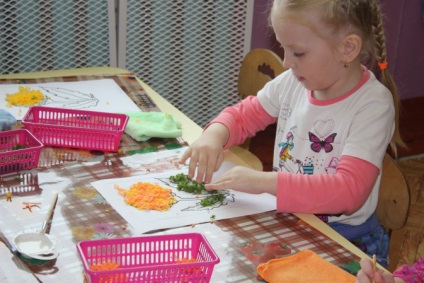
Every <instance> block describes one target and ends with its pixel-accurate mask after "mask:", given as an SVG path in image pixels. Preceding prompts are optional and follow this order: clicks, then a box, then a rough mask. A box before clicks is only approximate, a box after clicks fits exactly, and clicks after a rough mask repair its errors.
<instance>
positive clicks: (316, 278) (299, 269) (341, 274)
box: [257, 250, 355, 283]
mask: <svg viewBox="0 0 424 283" xmlns="http://www.w3.org/2000/svg"><path fill="white" fill-rule="evenodd" d="M257 270H258V273H259V275H260V276H261V277H262V278H263V279H264V280H266V281H267V282H269V283H283V282H286V283H309V282H311V283H354V282H355V276H353V275H351V274H349V273H348V272H346V271H344V270H343V269H341V268H340V267H338V266H336V265H334V264H332V263H330V262H328V261H326V260H325V259H323V258H321V257H320V256H319V255H318V254H316V253H314V252H313V251H310V250H303V251H300V252H298V253H296V254H294V255H291V256H288V257H284V258H276V259H272V260H270V261H268V262H266V263H262V264H260V265H259V266H258V268H257Z"/></svg>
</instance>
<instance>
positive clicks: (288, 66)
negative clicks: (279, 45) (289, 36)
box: [283, 54, 293, 69]
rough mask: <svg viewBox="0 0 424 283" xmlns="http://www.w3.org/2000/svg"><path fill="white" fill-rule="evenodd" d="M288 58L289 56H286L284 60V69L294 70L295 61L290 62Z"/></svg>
mask: <svg viewBox="0 0 424 283" xmlns="http://www.w3.org/2000/svg"><path fill="white" fill-rule="evenodd" d="M288 57H289V56H287V55H286V54H284V59H283V67H284V69H291V68H293V61H292V60H290V59H289V58H288Z"/></svg>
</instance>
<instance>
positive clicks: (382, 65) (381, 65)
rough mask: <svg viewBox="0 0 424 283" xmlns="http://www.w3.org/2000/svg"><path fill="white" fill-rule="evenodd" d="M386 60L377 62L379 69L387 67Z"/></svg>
mask: <svg viewBox="0 0 424 283" xmlns="http://www.w3.org/2000/svg"><path fill="white" fill-rule="evenodd" d="M387 64H388V63H387V61H384V62H378V66H379V67H380V70H382V71H383V70H385V69H387Z"/></svg>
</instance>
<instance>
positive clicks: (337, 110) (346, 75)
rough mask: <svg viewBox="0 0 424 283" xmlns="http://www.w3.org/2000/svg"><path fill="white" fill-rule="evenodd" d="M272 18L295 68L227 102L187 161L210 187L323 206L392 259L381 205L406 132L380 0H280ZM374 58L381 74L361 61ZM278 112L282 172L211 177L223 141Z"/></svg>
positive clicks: (280, 204) (370, 249)
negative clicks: (400, 123)
mask: <svg viewBox="0 0 424 283" xmlns="http://www.w3.org/2000/svg"><path fill="white" fill-rule="evenodd" d="M270 21H271V24H272V27H273V29H274V32H275V35H276V38H277V40H278V41H279V43H280V44H281V46H282V47H283V49H284V65H285V67H286V68H287V69H288V70H286V71H285V72H284V73H282V74H281V75H280V76H278V77H277V78H275V79H274V80H272V81H271V82H269V83H268V84H266V85H265V87H264V88H263V89H262V90H261V91H259V92H258V94H257V96H251V97H248V98H246V99H245V100H243V101H242V102H241V103H239V104H237V105H235V106H233V107H229V108H226V109H224V111H223V112H222V113H221V114H220V115H219V116H218V117H217V118H215V119H214V120H213V121H212V122H211V123H210V124H209V125H208V126H207V128H206V129H205V130H204V132H203V134H202V136H201V137H200V138H199V139H198V140H197V141H195V142H194V143H193V144H192V145H191V146H190V147H189V149H188V150H187V151H186V152H185V154H184V155H183V157H182V159H181V162H182V163H184V162H185V161H186V160H188V159H190V161H189V173H188V175H189V177H191V178H193V177H194V176H195V173H196V181H198V182H200V181H204V182H205V183H207V185H206V188H207V189H208V190H222V189H228V188H231V189H234V190H239V191H243V192H248V193H252V194H260V193H270V194H273V195H276V197H277V211H278V212H290V213H292V212H303V213H314V214H318V215H319V216H320V217H321V219H322V220H323V221H326V222H328V223H329V225H331V227H333V228H334V229H335V230H336V231H338V232H339V233H340V234H342V235H343V236H345V237H346V238H347V239H349V240H351V241H352V242H354V243H356V244H357V245H358V246H360V247H361V248H362V249H363V250H364V251H365V252H367V253H368V254H370V255H372V254H376V255H377V256H378V261H379V263H380V264H382V265H383V266H386V265H387V264H388V262H387V250H388V236H387V233H386V232H385V230H384V229H383V228H382V227H381V225H380V224H379V223H378V220H377V218H376V215H375V213H374V212H375V208H376V205H377V199H378V188H379V185H380V170H381V166H382V161H383V157H384V154H385V153H386V149H387V146H388V145H389V144H391V146H392V149H395V146H396V144H397V143H399V144H401V143H402V142H401V139H400V136H399V131H398V129H397V125H396V124H397V112H398V111H397V102H398V98H397V91H396V88H395V85H394V83H393V81H392V79H391V76H390V75H389V72H388V70H387V62H386V49H385V41H384V31H383V24H382V20H381V15H380V8H379V6H378V5H377V3H376V2H375V0H275V1H274V3H273V6H272V9H271V13H270ZM375 62H376V63H377V65H378V66H379V69H380V71H381V74H380V76H381V80H382V82H383V84H382V83H380V82H379V81H378V80H377V79H376V76H375V75H374V74H373V73H372V72H371V71H370V70H368V69H367V68H366V67H365V66H364V65H363V63H375ZM275 121H277V133H276V140H275V147H274V160H273V164H274V172H260V171H255V170H252V169H249V168H246V167H241V166H240V167H235V168H233V169H231V170H230V171H228V172H227V173H226V174H224V175H223V176H221V177H220V178H218V179H217V180H216V181H215V182H214V183H210V181H211V177H212V174H213V172H214V170H216V169H217V168H218V167H219V166H220V165H221V163H222V161H223V150H224V149H227V148H229V147H230V146H231V145H235V144H240V143H242V142H243V141H244V139H245V138H246V137H248V136H253V135H254V134H255V133H256V132H257V131H259V130H263V129H264V128H265V127H266V126H267V125H269V124H271V123H274V122H275ZM288 145H289V146H288ZM283 147H284V148H283ZM282 152H283V153H284V154H282ZM299 167H301V169H303V170H299ZM296 172H300V173H302V174H299V173H297V174H296Z"/></svg>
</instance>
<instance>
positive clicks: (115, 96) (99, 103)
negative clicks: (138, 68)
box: [0, 79, 140, 120]
mask: <svg viewBox="0 0 424 283" xmlns="http://www.w3.org/2000/svg"><path fill="white" fill-rule="evenodd" d="M19 86H26V87H29V88H30V90H40V91H41V92H42V93H43V94H44V96H48V97H49V98H48V99H45V100H44V101H43V102H41V103H40V104H38V105H40V106H49V107H57V108H70V109H79V110H91V111H102V112H113V113H123V112H125V111H140V108H139V107H138V106H137V105H136V104H135V103H134V102H133V101H132V100H131V99H130V98H129V97H128V95H127V94H126V93H125V92H124V91H123V90H122V89H121V87H119V85H118V84H117V83H116V82H115V81H114V80H113V79H100V80H87V81H78V82H51V83H39V84H25V85H22V84H0V108H3V109H5V110H6V111H8V112H10V113H11V114H12V115H13V116H14V117H15V118H16V119H17V120H22V118H23V117H24V116H25V114H26V112H27V111H28V107H21V106H12V107H8V106H7V101H6V94H14V93H16V92H18V91H19Z"/></svg>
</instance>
